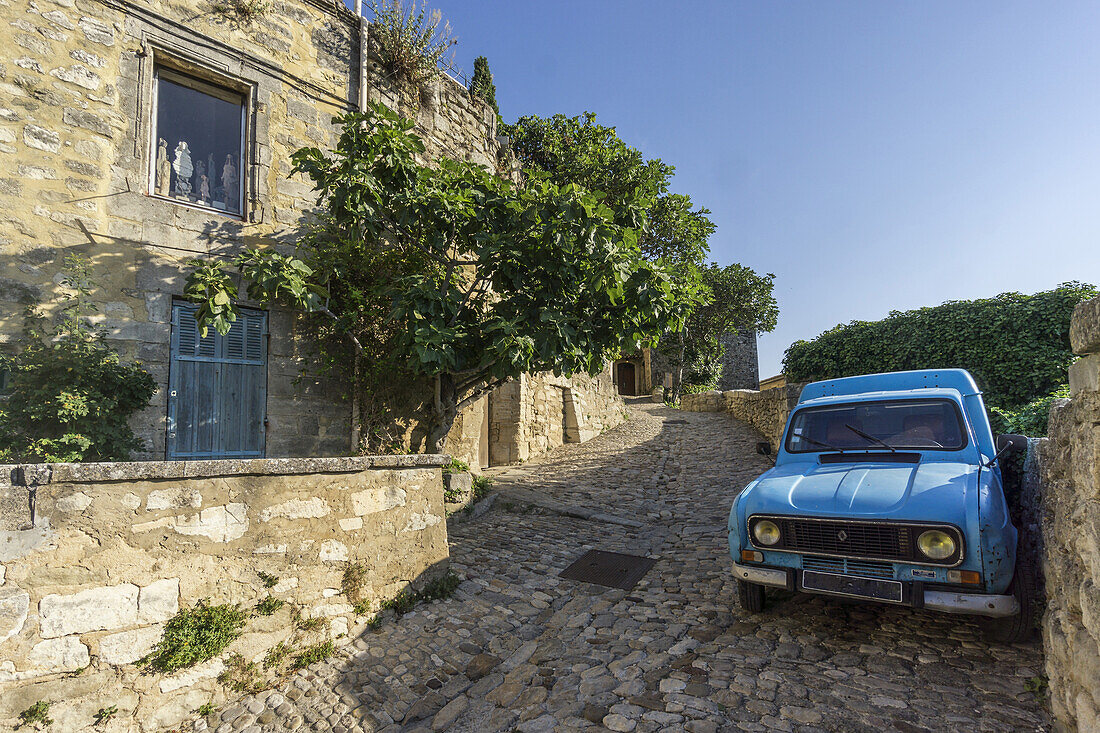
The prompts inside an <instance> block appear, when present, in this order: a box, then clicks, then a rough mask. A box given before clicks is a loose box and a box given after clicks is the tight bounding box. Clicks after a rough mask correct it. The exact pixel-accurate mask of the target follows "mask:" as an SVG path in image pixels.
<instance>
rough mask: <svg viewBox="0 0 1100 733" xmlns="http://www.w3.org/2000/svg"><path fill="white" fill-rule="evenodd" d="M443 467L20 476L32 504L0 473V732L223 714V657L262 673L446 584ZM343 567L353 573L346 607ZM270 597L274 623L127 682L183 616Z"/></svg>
mask: <svg viewBox="0 0 1100 733" xmlns="http://www.w3.org/2000/svg"><path fill="white" fill-rule="evenodd" d="M445 460H446V456H439V455H410V456H375V457H355V458H316V459H266V460H249V461H193V462H150V463H114V464H83V465H79V464H55V465H50V466H31V467H27V468H26V476H27V479H28V480H27V481H26V483H28V484H29V487H28V486H23V485H19V484H18V483H17V484H14V485H13V484H11V483H7V481H8V478H7V477H8V476H9V475H11V474H12V468H13V467H12V466H4V467H0V482H2V483H0V729H10V727H11V725H13V724H14V723H15V722H16V721H15V720H14V719H15V718H16V716H17V715H18V714H19V713H20V712H21V711H23V710H25V709H26V708H27V707H28V706H30V705H31V704H33V703H35V702H38V701H40V700H46V701H49V702H51V703H52V706H51V707H50V711H49V715H50V717H51V718H53V719H54V721H55V723H54V726H53V730H65V731H70V730H83V729H85V728H87V729H91V726H92V723H93V716H94V715H95V713H96V712H97V711H98V710H99V709H100V708H109V707H111V706H112V705H114V706H117V707H118V714H117V716H116V718H115V719H114V720H113V721H112V723H111V728H110V729H111V730H112V731H116V730H117V731H139V730H140V731H152V730H161V729H163V728H166V727H172V726H176V725H177V724H179V723H180V722H181V721H183V720H184V719H185V718H187V717H189V716H192V714H193V711H195V710H196V709H197V708H199V707H200V706H201V705H203V704H204V703H207V702H210V701H211V700H212V699H213V700H214V701H215V702H216V703H217V702H220V700H221V698H222V697H223V696H224V694H223V693H222V692H220V690H221V689H222V687H221V685H219V684H218V682H217V677H218V675H219V674H220V673H221V672H222V671H223V670H224V669H225V666H226V665H225V660H226V659H227V658H228V657H229V656H230V655H231V654H233V653H238V654H240V655H242V657H243V658H244V659H245V660H246V661H254V662H258V661H259V660H262V659H263V658H264V656H265V654H266V652H267V651H268V650H269V649H271V648H272V647H274V646H276V645H278V644H279V643H280V642H281V643H284V644H287V645H293V646H295V647H296V648H297V649H301V648H303V647H305V646H308V645H311V644H317V643H322V642H324V641H326V640H334V641H336V642H337V643H339V640H342V639H347V638H349V637H353V636H355V635H356V633H357V632H358V631H359V630H360V628H361V627H360V626H359V625H357V624H362V623H363V622H365V621H366V620H367V619H366V618H365V617H360V616H357V615H356V614H355V613H354V612H353V609H352V604H353V602H354V601H356V600H360V601H366V602H369V603H370V607H371V609H372V610H373V609H377V608H378V606H379V601H381V600H382V599H387V598H392V597H394V596H395V595H397V594H398V593H399V592H400V591H402V590H404V589H405V588H406V587H407V586H409V585H410V584H414V585H419V584H422V583H424V582H427V581H429V580H431V579H434V578H436V577H439V576H441V575H443V574H444V573H445V572H446V568H447V562H448V547H447V531H446V523H445V522H444V521H443V514H444V513H443V488H442V478H441V471H440V466H442V464H443V463H444V462H445ZM15 480H16V481H17V482H18V481H19V480H20V479H19V478H18V475H17V474H16V478H15ZM36 484H37V485H36ZM349 563H360V564H361V567H362V569H363V574H362V578H361V582H360V583H359V588H358V592H355V593H353V595H355V596H356V597H355V598H349V597H347V596H346V595H345V594H344V591H343V588H342V580H343V578H344V570H345V569H346V568H347V567H348V564H349ZM260 571H263V572H264V573H266V574H269V575H268V577H267V578H266V580H265V579H264V578H262V577H261V576H260V575H259V572H260ZM349 592H350V591H349ZM268 596H271V597H273V598H275V599H278V600H280V601H284V602H285V605H283V606H282V607H280V608H279V609H278V610H277V611H276V612H275V613H274V614H273V615H269V616H262V615H254V616H253V618H251V619H250V620H249V621H248V622H247V624H246V626H245V633H244V635H243V636H241V637H240V638H239V639H237V640H236V641H235V642H233V643H232V644H231V645H230V646H229V647H228V648H227V649H226V651H225V653H223V654H222V655H220V656H219V657H218V658H216V659H214V660H212V661H210V662H207V663H203V664H201V665H199V666H197V667H193V668H190V669H185V670H183V671H180V672H176V673H174V674H171V675H167V676H165V675H156V674H153V675H150V674H142V673H141V672H142V670H141V668H140V667H139V666H138V664H137V663H138V660H140V659H141V658H142V657H143V656H145V655H146V654H148V653H149V652H150V651H151V650H152V649H153V646H154V645H155V644H156V643H157V642H158V641H159V640H160V638H161V635H162V629H163V627H164V623H165V622H166V621H168V620H169V619H170V618H172V617H173V616H174V615H175V614H176V613H177V612H178V611H179V609H180V608H182V607H187V606H192V605H194V604H195V603H196V602H198V601H200V600H203V599H209V601H210V603H211V604H221V603H231V604H240V605H241V607H242V608H251V607H253V606H254V605H255V604H256V603H257V602H259V601H261V600H263V599H266V598H267V597H268ZM361 610H362V609H361ZM302 618H304V619H323V622H322V623H320V624H318V623H316V622H314V623H306V624H304V626H305V627H306V628H307V630H303V629H302V627H303V624H302V623H301V621H300V620H299V619H302ZM309 627H314V628H309Z"/></svg>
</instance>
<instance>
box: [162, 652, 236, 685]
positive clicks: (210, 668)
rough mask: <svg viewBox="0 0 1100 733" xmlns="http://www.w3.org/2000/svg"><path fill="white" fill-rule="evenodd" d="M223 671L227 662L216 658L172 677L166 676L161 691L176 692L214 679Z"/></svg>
mask: <svg viewBox="0 0 1100 733" xmlns="http://www.w3.org/2000/svg"><path fill="white" fill-rule="evenodd" d="M223 671H225V662H223V661H222V660H220V659H214V660H212V661H210V662H207V663H205V664H200V665H198V666H197V667H192V668H191V669H188V670H185V671H183V672H177V673H176V674H174V675H172V676H171V677H165V678H164V679H163V680H161V681H160V685H159V687H160V691H161V692H163V693H167V692H175V691H176V690H180V689H183V688H184V687H191V686H192V685H194V684H196V683H198V682H201V681H202V680H208V679H213V678H215V677H217V676H218V675H219V674H221V673H222V672H223Z"/></svg>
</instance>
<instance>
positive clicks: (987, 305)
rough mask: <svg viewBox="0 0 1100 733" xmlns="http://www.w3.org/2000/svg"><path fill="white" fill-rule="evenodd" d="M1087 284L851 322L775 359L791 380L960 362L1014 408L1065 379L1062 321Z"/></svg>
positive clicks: (1086, 294) (1091, 291) (1091, 290)
mask: <svg viewBox="0 0 1100 733" xmlns="http://www.w3.org/2000/svg"><path fill="white" fill-rule="evenodd" d="M1096 295H1097V289H1096V287H1095V286H1093V285H1088V284H1084V283H1079V282H1067V283H1063V284H1061V285H1059V286H1058V287H1056V288H1054V289H1053V290H1047V291H1044V292H1041V293H1035V294H1034V295H1023V294H1021V293H1002V294H1000V295H998V296H996V297H994V298H983V299H980V300H954V301H948V302H946V303H944V304H943V305H939V306H935V307H930V308H919V309H917V310H911V311H892V312H891V313H890V315H889V316H887V317H886V318H884V319H883V320H881V321H852V322H851V323H848V324H841V325H838V326H836V327H835V328H832V329H830V330H828V331H826V332H825V333H823V334H821V335H820V336H818V337H817V338H815V339H813V340H812V341H796V342H795V343H793V344H791V346H790V347H789V348H788V349H787V352H786V354H785V355H784V357H783V372H784V374H786V375H787V379H788V380H789V381H792V382H806V381H814V380H818V379H832V378H836V377H848V376H853V375H857V374H873V373H876V372H893V371H902V370H906V369H947V368H962V369H966V370H968V371H969V372H970V373H971V374H973V375H974V378H975V379H976V380H977V381H978V385H979V386H980V387H981V389H982V391H983V392H984V394H985V399H986V403H987V404H989V405H994V406H996V407H999V408H1002V409H1004V410H1016V409H1018V408H1020V407H1022V406H1024V405H1027V404H1028V403H1030V402H1032V401H1034V400H1036V399H1038V398H1041V397H1045V396H1047V395H1050V394H1051V393H1052V392H1054V391H1055V390H1057V389H1058V388H1059V387H1060V386H1062V385H1063V384H1065V383H1066V369H1067V368H1068V367H1069V365H1070V363H1071V362H1072V361H1073V359H1074V356H1073V352H1072V351H1071V350H1070V345H1069V323H1070V317H1071V316H1072V314H1073V309H1074V307H1075V306H1076V305H1077V304H1078V303H1080V302H1081V301H1082V300H1087V299H1088V298H1093V297H1096Z"/></svg>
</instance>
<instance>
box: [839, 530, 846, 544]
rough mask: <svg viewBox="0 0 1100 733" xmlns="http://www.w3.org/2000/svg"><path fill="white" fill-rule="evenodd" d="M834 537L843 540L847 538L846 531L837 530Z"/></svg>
mask: <svg viewBox="0 0 1100 733" xmlns="http://www.w3.org/2000/svg"><path fill="white" fill-rule="evenodd" d="M836 538H837V539H838V540H840V541H841V542H843V541H844V540H846V539H848V533H847V532H845V531H844V530H840V531H839V532H837V533H836Z"/></svg>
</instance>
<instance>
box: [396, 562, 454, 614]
mask: <svg viewBox="0 0 1100 733" xmlns="http://www.w3.org/2000/svg"><path fill="white" fill-rule="evenodd" d="M461 582H462V580H461V579H459V577H458V576H457V575H455V574H454V573H453V572H451V571H447V574H446V575H444V576H443V577H442V578H437V579H435V580H433V581H431V582H430V583H428V584H427V585H425V586H424V588H423V589H421V590H419V591H412V592H410V591H408V590H403V591H401V592H400V593H398V594H397V596H395V597H394V598H391V599H390V600H388V601H382V605H381V610H383V611H393V615H394V616H397V617H399V618H400V617H401V616H404V615H405V614H406V613H408V612H409V611H411V610H413V608H415V607H416V606H417V604H420V603H425V602H427V601H437V600H441V599H443V598H450V597H451V595H452V594H453V593H454V592H455V589H456V588H458V585H459V583H461Z"/></svg>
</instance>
